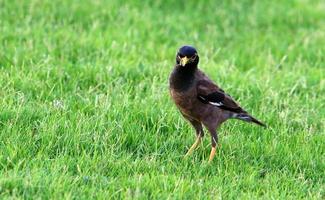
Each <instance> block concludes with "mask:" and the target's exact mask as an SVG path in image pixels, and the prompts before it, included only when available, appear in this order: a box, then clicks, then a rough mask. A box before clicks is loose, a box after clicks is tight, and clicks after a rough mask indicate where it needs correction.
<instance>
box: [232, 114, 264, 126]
mask: <svg viewBox="0 0 325 200" xmlns="http://www.w3.org/2000/svg"><path fill="white" fill-rule="evenodd" d="M233 117H234V118H236V119H240V120H243V121H246V122H253V123H255V124H258V125H260V126H263V127H264V128H266V125H265V124H264V123H262V122H260V121H258V120H257V119H255V118H254V117H252V116H250V115H249V114H247V113H236V114H234V115H233Z"/></svg>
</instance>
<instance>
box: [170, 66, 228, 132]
mask: <svg viewBox="0 0 325 200" xmlns="http://www.w3.org/2000/svg"><path fill="white" fill-rule="evenodd" d="M171 78H172V76H171ZM202 81H211V80H210V79H209V78H208V77H207V76H206V75H205V74H204V73H203V72H201V71H200V70H198V71H197V73H195V78H194V80H193V82H192V84H193V86H196V85H198V83H199V82H202ZM216 89H217V87H216ZM170 95H171V97H172V99H173V100H174V102H175V104H176V106H177V107H178V109H179V110H180V112H181V113H182V115H183V116H184V117H185V118H186V119H188V120H190V121H193V120H194V121H198V122H202V123H203V124H204V125H205V126H207V128H208V126H209V127H211V128H213V127H214V128H217V126H218V125H220V124H221V123H222V122H224V121H226V120H227V119H228V118H229V117H231V115H230V112H228V111H223V110H221V109H220V108H218V107H216V106H214V105H210V104H204V103H202V102H201V101H200V100H199V99H198V98H197V96H198V88H197V87H190V88H189V89H188V90H185V91H180V90H177V89H174V88H173V87H170Z"/></svg>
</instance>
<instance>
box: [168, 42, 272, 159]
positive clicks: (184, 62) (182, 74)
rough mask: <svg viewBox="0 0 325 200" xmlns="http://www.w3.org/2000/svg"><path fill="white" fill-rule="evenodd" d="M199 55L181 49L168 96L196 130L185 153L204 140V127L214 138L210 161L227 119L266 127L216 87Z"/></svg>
mask: <svg viewBox="0 0 325 200" xmlns="http://www.w3.org/2000/svg"><path fill="white" fill-rule="evenodd" d="M198 63H199V55H198V52H197V50H196V49H195V48H194V47H193V46H190V45H185V46H182V47H180V48H179V50H178V51H177V53H176V64H175V66H174V69H173V70H172V72H171V74H170V76H169V93H170V96H171V98H172V99H173V101H174V103H175V104H176V107H177V108H178V109H179V110H180V113H181V114H182V115H183V117H184V118H185V119H186V120H187V121H188V122H189V123H190V124H191V125H192V126H193V127H194V129H195V133H196V140H195V142H194V144H193V145H192V146H191V147H190V149H189V150H188V151H187V153H186V154H185V157H188V156H189V155H191V154H192V152H193V151H194V150H195V149H196V148H197V146H198V145H199V144H200V143H201V141H202V138H203V137H204V131H203V126H204V127H205V128H206V129H207V130H208V132H209V133H210V136H211V152H210V156H209V160H208V162H209V163H210V162H211V161H212V160H213V158H214V157H215V153H216V148H217V144H218V133H217V129H218V128H219V127H220V125H221V124H222V123H224V122H225V121H227V120H228V119H239V120H242V121H245V122H251V123H255V124H257V125H260V126H262V127H266V125H265V124H264V123H263V122H261V121H259V120H257V119H256V118H254V117H253V116H252V115H250V114H249V113H248V112H247V111H245V110H244V109H243V108H242V107H241V106H240V105H239V104H238V103H237V102H236V101H235V100H234V99H233V98H232V97H231V96H230V95H229V94H227V93H226V92H225V91H224V90H222V89H221V88H220V87H219V86H218V85H217V84H215V83H214V82H213V81H212V80H211V79H210V78H209V77H208V76H207V75H205V74H204V72H202V71H201V70H200V69H199V68H198Z"/></svg>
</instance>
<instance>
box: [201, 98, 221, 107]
mask: <svg viewBox="0 0 325 200" xmlns="http://www.w3.org/2000/svg"><path fill="white" fill-rule="evenodd" d="M199 98H200V99H202V100H203V101H206V99H205V98H204V97H202V96H199ZM208 103H209V104H211V105H214V106H222V105H223V103H222V102H212V101H209V102H208Z"/></svg>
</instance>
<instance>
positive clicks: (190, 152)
mask: <svg viewBox="0 0 325 200" xmlns="http://www.w3.org/2000/svg"><path fill="white" fill-rule="evenodd" d="M201 140H202V137H200V136H198V137H197V138H196V140H195V142H194V144H193V145H192V146H191V148H190V149H189V150H188V152H187V153H186V154H185V156H184V157H187V156H189V155H191V154H192V153H193V151H194V150H195V148H196V147H197V146H198V145H199V144H200V143H201Z"/></svg>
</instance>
